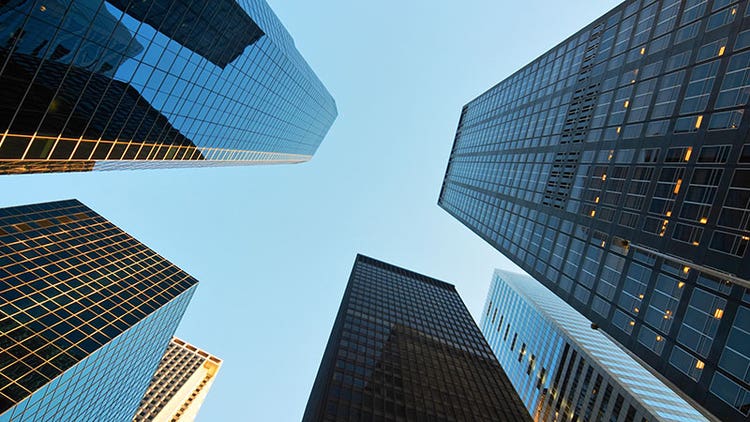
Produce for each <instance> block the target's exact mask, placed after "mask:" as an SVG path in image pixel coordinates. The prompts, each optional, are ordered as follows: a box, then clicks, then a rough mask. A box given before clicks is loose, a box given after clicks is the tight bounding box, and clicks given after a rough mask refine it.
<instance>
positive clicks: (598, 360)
mask: <svg viewBox="0 0 750 422" xmlns="http://www.w3.org/2000/svg"><path fill="white" fill-rule="evenodd" d="M480 326H481V327H482V332H483V333H484V335H485V337H486V338H487V341H488V342H489V343H490V347H492V350H493V351H494V352H495V355H497V357H498V360H499V361H500V365H502V366H503V369H505V372H506V374H508V378H509V379H510V381H511V382H512V383H513V386H514V387H515V388H516V391H518V393H519V395H520V396H521V399H522V400H523V402H524V404H526V408H527V409H528V411H529V413H530V414H531V416H532V417H533V418H534V420H535V421H554V420H563V421H567V420H573V421H578V420H581V421H594V420H618V418H620V417H624V420H626V421H641V420H643V419H645V420H649V421H680V422H687V421H707V419H706V418H705V417H704V416H702V415H701V414H700V413H699V412H698V411H696V410H695V409H694V408H693V407H691V405H690V404H688V403H687V402H686V401H685V400H684V399H683V398H681V397H680V396H678V395H677V394H676V393H675V392H674V391H673V390H672V389H670V388H669V387H667V386H666V385H664V383H662V382H661V381H660V380H658V379H657V378H656V377H655V376H654V375H653V374H651V373H650V372H649V371H647V370H646V369H645V368H644V367H643V366H641V365H640V364H639V363H637V362H636V361H635V360H634V359H633V358H632V357H630V356H629V355H628V354H627V353H626V352H625V351H623V350H622V349H621V348H620V347H619V346H618V345H616V344H615V343H614V342H613V341H612V340H610V339H609V338H607V337H606V336H605V335H604V334H602V332H601V331H596V330H592V327H591V321H589V320H587V319H586V318H584V317H583V315H581V314H580V313H579V312H578V311H576V310H575V309H573V308H572V307H571V306H570V305H568V304H567V303H565V302H563V301H562V299H560V298H559V297H557V296H555V295H554V294H552V293H551V292H550V291H549V290H548V289H547V288H545V287H544V286H542V285H541V284H539V283H537V282H536V280H534V279H533V278H531V277H528V276H524V275H520V274H514V273H510V272H505V271H500V270H496V271H495V275H494V277H493V280H492V285H491V286H490V291H489V293H488V295H487V301H486V304H485V311H484V313H483V314H482V322H481V323H480Z"/></svg>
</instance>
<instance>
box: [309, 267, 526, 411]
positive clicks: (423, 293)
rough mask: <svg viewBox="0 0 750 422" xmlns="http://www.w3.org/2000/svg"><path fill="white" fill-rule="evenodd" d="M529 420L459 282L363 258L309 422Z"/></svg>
mask: <svg viewBox="0 0 750 422" xmlns="http://www.w3.org/2000/svg"><path fill="white" fill-rule="evenodd" d="M373 418H374V419H377V420H386V421H396V420H414V421H422V420H424V421H449V420H474V421H498V420H508V421H510V420H513V421H516V420H518V421H521V420H530V419H529V416H528V413H527V412H526V410H525V409H524V407H523V403H521V401H520V400H519V398H518V395H517V394H516V393H515V391H514V390H513V387H512V386H511V385H510V382H509V381H508V379H507V377H506V376H505V373H504V372H503V370H502V368H501V367H500V365H499V364H498V362H497V359H496V358H495V357H494V355H493V354H492V351H491V350H490V348H489V346H488V345H487V342H486V341H485V340H484V337H482V334H481V332H480V331H479V328H478V327H477V326H476V324H475V323H474V321H473V319H472V318H471V315H470V314H469V312H468V310H467V309H466V307H465V306H464V304H463V302H462V301H461V298H460V297H459V296H458V293H457V292H456V290H455V287H454V286H453V285H451V284H448V283H444V282H442V281H438V280H435V279H432V278H429V277H426V276H423V275H421V274H417V273H413V272H411V271H407V270H404V269H402V268H399V267H395V266H392V265H389V264H386V263H384V262H380V261H376V260H374V259H372V258H368V257H365V256H361V255H359V256H357V261H356V262H355V264H354V269H353V270H352V274H351V276H350V278H349V284H348V285H347V289H346V292H345V294H344V299H343V301H342V303H341V308H340V309H339V313H338V316H337V317H336V322H335V324H334V327H333V331H332V333H331V337H330V339H329V341H328V346H327V347H326V351H325V354H324V356H323V361H322V362H321V365H320V369H319V371H318V376H317V378H316V379H315V385H314V386H313V390H312V393H311V394H310V399H309V401H308V403H307V409H306V410H305V415H304V418H303V420H304V421H340V420H371V419H373Z"/></svg>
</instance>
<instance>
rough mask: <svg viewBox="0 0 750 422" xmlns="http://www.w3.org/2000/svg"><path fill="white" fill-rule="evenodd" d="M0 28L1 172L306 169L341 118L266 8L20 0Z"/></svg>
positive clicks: (4, 13)
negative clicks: (246, 167) (292, 164)
mask: <svg viewBox="0 0 750 422" xmlns="http://www.w3.org/2000/svg"><path fill="white" fill-rule="evenodd" d="M0 27H3V28H4V31H3V34H4V35H3V36H2V37H0V57H1V58H2V62H3V63H4V64H3V66H2V67H0V86H2V87H3V92H5V95H3V97H2V101H0V133H2V135H0V174H2V173H29V172H50V171H88V170H92V169H120V168H152V167H186V166H212V165H239V164H253V163H255V164H261V163H285V162H301V161H307V160H309V159H310V157H311V156H312V155H313V153H314V152H315V150H316V149H317V147H318V145H319V144H320V142H321V141H322V139H323V137H324V136H325V135H326V133H327V131H328V129H329V127H330V126H331V124H332V123H333V120H334V119H335V117H336V115H337V111H336V105H335V102H334V101H333V99H332V98H331V96H330V94H329V93H328V92H327V91H326V89H325V87H324V86H323V85H322V83H321V82H320V80H319V79H318V78H317V76H316V75H315V74H314V73H313V72H312V70H311V69H310V67H309V66H308V65H307V63H305V61H304V60H303V59H302V58H301V56H300V54H299V52H297V50H296V48H295V47H294V42H293V40H292V39H291V37H290V36H289V34H288V33H287V32H286V30H285V29H284V27H283V26H282V24H281V23H280V22H279V21H278V19H277V18H276V17H275V15H274V14H273V12H272V11H271V10H270V9H269V7H268V5H267V4H266V3H265V1H262V0H242V1H239V2H235V1H234V0H219V1H216V2H213V3H211V4H210V5H209V4H208V3H206V2H202V1H196V0H158V1H155V2H150V3H148V4H144V3H143V2H141V1H137V0H112V1H103V0H74V1H61V0H53V1H42V0H24V1H19V2H14V4H13V5H12V6H10V5H9V6H6V7H3V9H2V10H0ZM188 28H189V29H188Z"/></svg>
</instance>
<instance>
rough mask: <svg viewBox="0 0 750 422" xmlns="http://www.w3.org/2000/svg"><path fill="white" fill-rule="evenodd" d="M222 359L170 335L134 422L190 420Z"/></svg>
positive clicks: (204, 396) (194, 414)
mask: <svg viewBox="0 0 750 422" xmlns="http://www.w3.org/2000/svg"><path fill="white" fill-rule="evenodd" d="M220 367H221V359H219V358H217V357H216V356H213V355H211V354H209V353H208V352H205V351H203V350H200V349H198V348H197V347H195V346H193V345H192V344H189V343H185V342H184V341H183V340H180V339H178V338H176V337H174V338H172V341H170V342H169V346H167V351H166V352H165V353H164V357H163V358H162V359H161V363H159V368H157V370H156V373H155V374H154V376H153V378H151V384H150V385H149V386H148V390H146V394H145V395H144V396H143V399H141V404H140V406H138V410H137V411H136V413H135V417H134V418H133V422H146V421H149V422H150V421H154V422H161V421H164V422H189V421H193V420H195V418H196V416H198V411H199V410H200V407H201V405H202V404H203V400H205V399H206V395H207V394H208V390H209V389H210V388H211V385H212V384H213V382H214V380H215V379H216V374H217V372H219V368H220Z"/></svg>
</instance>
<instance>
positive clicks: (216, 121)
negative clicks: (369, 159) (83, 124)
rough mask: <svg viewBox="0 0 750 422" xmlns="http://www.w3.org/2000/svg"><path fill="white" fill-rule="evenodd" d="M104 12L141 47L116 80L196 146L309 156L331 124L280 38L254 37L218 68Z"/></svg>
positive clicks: (315, 88) (322, 99) (316, 88)
mask: <svg viewBox="0 0 750 422" xmlns="http://www.w3.org/2000/svg"><path fill="white" fill-rule="evenodd" d="M252 7H258V6H257V5H253V6H251V7H250V9H251V10H252ZM245 9H246V10H247V9H248V6H247V5H245ZM106 12H107V13H110V14H112V15H113V16H115V18H116V19H118V20H120V19H121V23H122V24H123V25H124V26H125V27H126V28H128V29H129V30H130V31H131V32H132V33H133V34H134V35H135V37H134V39H133V41H132V42H133V43H137V44H140V45H142V46H143V50H142V51H140V52H139V53H138V54H136V55H135V56H133V57H131V58H125V60H124V61H123V62H122V63H121V64H120V66H119V68H118V69H117V72H116V73H115V76H114V77H115V79H117V80H120V81H123V82H128V83H130V84H131V85H132V86H133V87H134V88H136V89H137V90H138V91H139V93H140V94H141V95H143V97H144V98H146V99H147V100H148V101H149V102H150V103H151V105H152V106H153V107H154V108H156V109H158V110H160V111H161V112H162V113H163V114H164V115H165V116H166V117H167V118H168V119H169V121H170V123H171V124H172V125H174V126H175V127H176V128H177V129H178V130H180V132H181V133H183V134H184V135H185V136H186V137H188V138H189V139H191V140H192V141H193V142H194V143H195V144H196V145H198V146H199V147H204V148H205V147H208V148H222V149H240V150H247V149H250V150H256V151H283V152H288V153H294V154H304V155H311V154H312V153H314V152H315V150H316V149H317V146H318V145H319V143H320V141H321V140H322V138H323V136H325V134H326V132H327V130H328V127H329V126H330V124H331V123H332V120H333V118H334V117H335V114H336V110H335V104H334V103H333V100H332V99H331V98H330V96H329V95H328V94H327V93H326V92H325V89H324V88H323V87H322V85H321V84H320V81H318V79H317V77H315V75H314V74H312V72H311V71H310V69H309V67H307V66H306V65H305V66H300V64H299V63H298V61H299V60H297V57H296V55H295V57H293V58H291V59H290V58H287V57H285V56H284V50H288V47H286V48H279V47H278V46H277V44H275V43H274V41H272V37H273V38H277V37H279V35H275V36H274V35H271V36H264V37H261V39H260V40H258V41H257V42H256V43H255V44H253V45H251V46H249V47H246V49H245V52H244V54H242V55H241V56H240V57H239V58H237V59H236V60H235V61H233V62H232V63H230V64H229V65H227V66H226V67H225V68H224V69H221V68H220V67H219V66H217V65H215V64H213V63H211V62H210V61H208V60H207V59H205V58H204V57H202V56H200V55H199V54H196V53H195V52H193V51H191V50H190V49H188V48H186V47H184V46H182V45H180V44H179V43H178V42H176V41H174V40H172V39H170V38H169V37H167V36H166V35H164V34H162V33H160V32H158V31H156V30H155V29H154V28H153V27H151V26H150V25H148V24H145V23H141V22H140V21H138V20H136V19H135V18H133V17H131V16H129V15H127V14H124V13H123V12H121V11H120V10H119V9H117V8H116V7H114V6H112V5H111V4H109V3H106ZM264 20H267V21H269V23H270V21H271V19H268V18H267V17H266V18H265V19H264ZM275 23H276V24H277V25H278V22H275ZM264 29H265V28H264ZM282 30H283V29H282ZM276 31H278V29H276ZM269 32H270V33H271V34H273V33H274V31H269ZM290 41H291V40H290V39H284V38H282V42H290ZM324 93H325V94H324ZM214 158H217V157H214Z"/></svg>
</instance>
